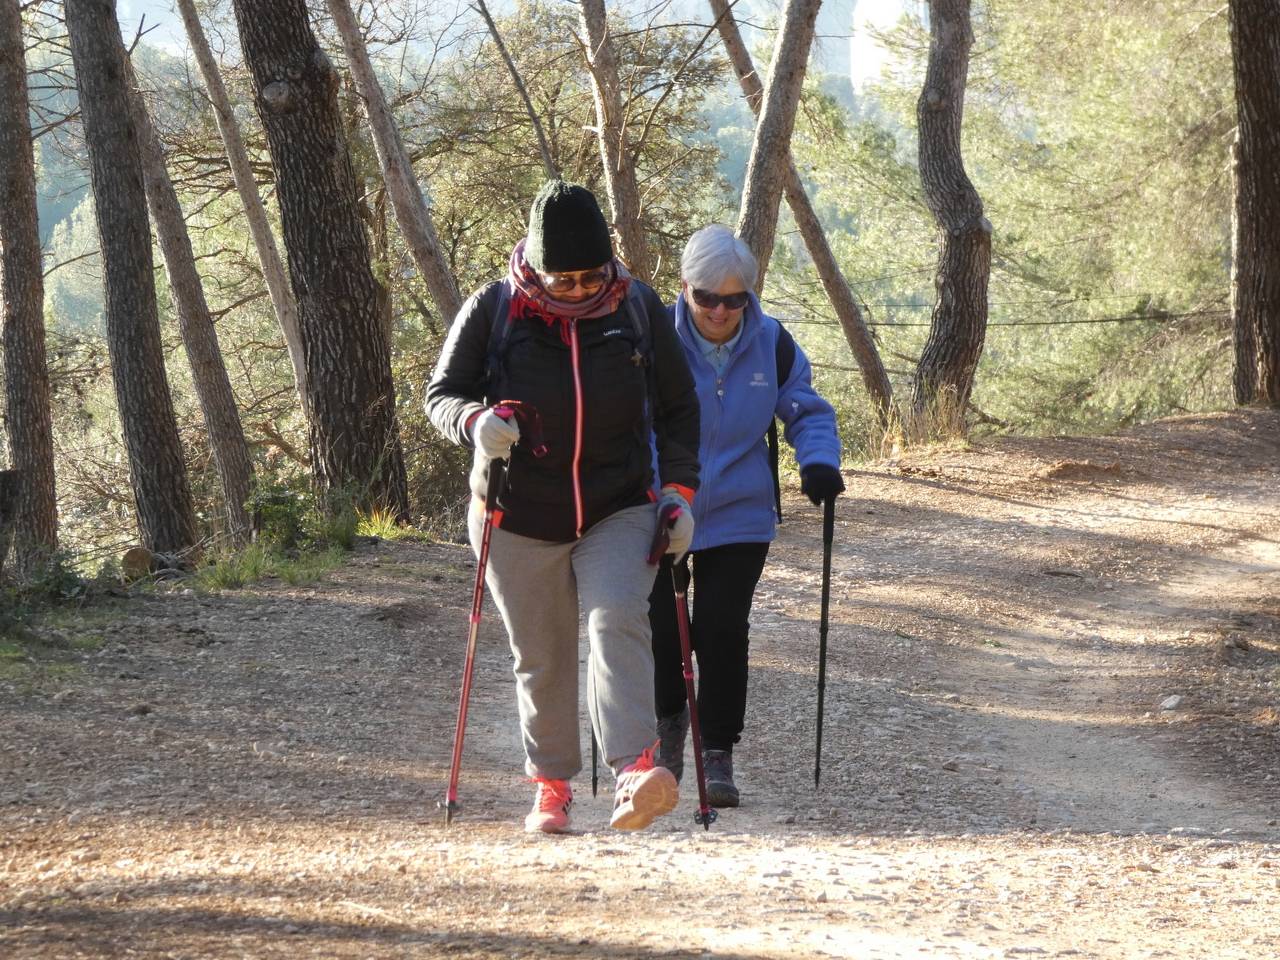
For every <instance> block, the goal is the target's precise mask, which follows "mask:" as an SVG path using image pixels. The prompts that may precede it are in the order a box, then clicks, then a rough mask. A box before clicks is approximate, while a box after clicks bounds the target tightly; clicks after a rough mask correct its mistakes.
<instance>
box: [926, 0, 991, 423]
mask: <svg viewBox="0 0 1280 960" xmlns="http://www.w3.org/2000/svg"><path fill="white" fill-rule="evenodd" d="M929 32H930V43H929V65H928V68H927V70H926V73H925V81H924V90H923V91H922V93H921V94H920V99H919V101H918V102H917V104H916V118H917V122H918V123H919V139H920V152H919V157H920V180H921V183H922V185H923V187H924V195H925V202H926V203H927V204H928V205H929V209H930V210H931V211H932V212H933V216H934V219H935V220H937V222H938V241H939V244H940V248H941V249H940V250H939V253H938V272H937V276H936V277H935V279H934V283H935V285H936V286H937V288H938V299H937V301H936V302H935V304H934V308H933V316H932V318H931V323H930V330H929V339H928V341H927V342H926V343H925V347H924V351H923V352H922V353H921V355H920V361H919V364H918V365H917V367H916V375H915V382H914V384H913V390H912V397H911V408H912V409H911V414H912V419H913V420H914V421H915V423H914V426H915V427H916V428H917V429H916V430H915V432H916V433H917V435H919V433H920V432H921V430H922V429H923V430H928V431H929V432H933V431H937V432H941V433H944V434H953V433H959V432H962V431H963V428H964V427H963V423H964V411H965V408H966V406H967V405H968V402H969V394H970V392H971V391H972V390H973V378H974V372H975V371H976V369H977V366H978V359H979V357H981V356H982V346H983V340H984V339H985V337H986V331H987V284H988V281H989V279H990V275H991V222H990V221H989V220H987V218H986V217H985V216H984V215H983V210H982V198H981V197H979V196H978V191H977V190H975V189H974V186H973V184H972V182H970V180H969V177H968V175H967V174H966V173H965V169H964V160H963V158H962V156H961V153H960V130H961V126H962V124H963V121H964V92H965V82H966V80H967V77H968V72H969V50H970V48H971V47H972V46H973V28H972V26H971V24H970V19H969V0H931V2H930V4H929Z"/></svg>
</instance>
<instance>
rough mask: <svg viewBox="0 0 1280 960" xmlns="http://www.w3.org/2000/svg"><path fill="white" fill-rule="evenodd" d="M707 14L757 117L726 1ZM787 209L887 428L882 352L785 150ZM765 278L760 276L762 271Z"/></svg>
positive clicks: (756, 100) (754, 82) (758, 97)
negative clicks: (877, 348) (712, 21)
mask: <svg viewBox="0 0 1280 960" xmlns="http://www.w3.org/2000/svg"><path fill="white" fill-rule="evenodd" d="M711 12H712V14H713V15H714V16H715V18H716V25H717V27H719V30H720V39H721V41H722V42H723V43H724V48H725V52H726V53H728V54H729V60H730V61H731V62H732V63H733V70H734V72H735V73H736V74H737V75H738V83H739V84H740V85H741V86H742V92H743V93H744V94H745V95H746V98H747V103H748V104H749V105H750V107H751V109H752V111H753V112H754V113H757V114H758V113H759V112H760V103H761V101H762V100H763V99H764V84H762V83H761V82H760V76H759V75H758V74H757V73H756V68H755V65H754V64H752V62H751V53H750V52H749V51H748V50H747V45H746V44H745V43H744V42H743V40H742V34H741V33H740V32H739V31H738V23H737V21H736V20H734V18H733V11H732V10H730V9H729V4H728V2H727V0H711ZM782 189H783V193H784V195H785V196H786V198H787V205H788V206H789V207H791V215H792V216H793V217H795V220H796V225H797V226H798V227H799V228H800V236H801V237H802V238H803V239H804V243H805V247H806V248H808V250H809V256H810V257H811V258H812V260H813V265H814V269H816V270H817V271H818V278H819V279H820V280H821V281H822V286H823V289H825V290H826V291H827V297H828V299H830V301H831V306H832V307H834V308H835V311H836V317H837V318H838V319H839V320H840V329H841V330H843V331H844V338H845V340H846V341H847V342H848V344H849V349H850V350H851V351H852V352H853V357H854V360H856V361H857V363H858V369H859V370H861V371H862V382H863V384H864V385H865V386H866V388H867V395H868V396H870V397H871V403H872V405H873V406H874V407H875V409H876V414H877V416H878V417H879V419H880V423H881V425H882V426H884V425H887V424H888V422H889V418H890V414H891V412H892V410H893V387H892V386H891V385H890V384H889V375H888V373H886V372H885V369H884V364H883V363H882V362H881V361H880V352H879V351H878V350H876V344H875V341H874V340H873V339H872V338H871V332H870V331H869V330H868V329H867V325H866V323H864V322H863V319H862V311H861V310H859V309H858V301H857V299H856V298H855V297H854V295H853V290H852V289H850V287H849V284H848V282H847V281H846V280H845V278H844V275H843V274H842V273H841V272H840V265H839V264H837V263H836V258H835V254H833V253H832V252H831V245H830V244H828V243H827V235H826V233H825V232H824V231H823V229H822V222H821V221H820V220H819V219H818V214H817V212H816V211H815V210H814V209H813V204H811V203H810V202H809V197H808V195H807V194H806V193H805V192H804V184H803V183H802V182H801V180H800V171H798V170H797V169H796V165H795V162H794V161H793V160H792V159H791V151H790V149H789V148H788V150H787V159H786V169H785V171H784V180H783V184H782ZM762 272H763V271H762Z"/></svg>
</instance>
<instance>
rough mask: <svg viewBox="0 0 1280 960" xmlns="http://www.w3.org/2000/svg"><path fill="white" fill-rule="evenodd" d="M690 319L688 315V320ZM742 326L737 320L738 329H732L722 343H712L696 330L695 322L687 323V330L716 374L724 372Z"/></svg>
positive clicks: (740, 336) (740, 335)
mask: <svg viewBox="0 0 1280 960" xmlns="http://www.w3.org/2000/svg"><path fill="white" fill-rule="evenodd" d="M692 319H693V318H692V317H690V320H692ZM744 326H745V324H744V323H743V322H742V321H741V320H739V321H738V329H737V330H735V331H734V333H733V336H732V337H730V338H729V339H728V340H726V341H725V342H724V343H712V342H711V341H710V340H708V339H707V338H706V337H704V336H703V335H702V334H701V333H700V332H699V331H698V327H697V324H694V323H690V324H689V332H690V333H691V334H693V339H694V342H695V343H697V345H698V349H699V350H701V351H702V355H703V356H704V357H706V358H707V362H708V363H710V364H711V366H712V367H714V368H715V371H716V376H719V375H720V374H722V373H724V368H725V367H726V366H728V364H729V358H730V357H732V356H733V348H734V346H735V345H736V344H737V342H738V341H739V340H741V339H742V328H743V327H744Z"/></svg>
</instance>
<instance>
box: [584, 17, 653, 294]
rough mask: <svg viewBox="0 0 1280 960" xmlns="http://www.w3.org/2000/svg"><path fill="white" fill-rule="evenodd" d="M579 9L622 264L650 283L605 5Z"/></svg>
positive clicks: (650, 266) (649, 263) (649, 264)
mask: <svg viewBox="0 0 1280 960" xmlns="http://www.w3.org/2000/svg"><path fill="white" fill-rule="evenodd" d="M578 7H579V19H580V21H581V23H582V32H583V33H585V34H586V38H587V68H588V69H589V70H590V72H591V89H592V90H593V91H594V93H595V100H596V130H597V132H598V133H599V138H600V159H601V161H602V163H603V165H604V185H605V190H606V191H607V192H608V194H609V211H610V215H611V216H612V217H613V228H614V230H616V231H617V234H618V236H619V237H620V238H621V240H622V258H623V259H624V260H626V262H627V266H628V267H630V268H631V272H632V273H634V274H635V275H636V276H638V277H640V278H641V279H643V280H652V279H653V261H652V259H651V258H650V256H649V248H648V246H647V245H646V244H645V232H644V225H643V224H642V223H641V221H640V209H641V205H640V188H639V186H637V184H636V166H635V157H633V156H632V154H631V145H630V143H629V142H628V138H627V123H626V113H625V111H624V109H623V106H622V84H621V82H620V81H619V79H618V61H617V59H616V58H615V57H614V53H613V36H612V34H610V32H609V22H608V19H607V17H606V15H605V9H604V0H579V2H578Z"/></svg>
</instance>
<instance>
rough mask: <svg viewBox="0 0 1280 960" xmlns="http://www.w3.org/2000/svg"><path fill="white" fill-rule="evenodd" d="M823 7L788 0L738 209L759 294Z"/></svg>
mask: <svg viewBox="0 0 1280 960" xmlns="http://www.w3.org/2000/svg"><path fill="white" fill-rule="evenodd" d="M820 6H822V0H787V9H786V11H785V13H784V14H783V17H782V26H781V28H780V29H779V31H778V40H777V42H776V43H775V44H774V45H773V62H772V63H771V64H770V65H769V85H768V86H767V87H766V88H765V90H764V95H763V99H764V103H763V105H762V107H761V108H760V119H759V120H758V121H757V122H756V134H755V139H754V140H753V141H752V143H751V157H750V159H748V160H747V180H746V184H745V185H744V186H743V188H742V207H741V208H740V209H739V211H738V236H740V237H741V238H742V239H743V241H744V242H745V243H746V245H747V246H748V247H750V248H751V252H752V253H753V254H755V258H756V262H757V263H759V264H760V276H759V278H758V279H757V280H756V293H759V292H760V291H761V290H762V289H764V275H765V271H767V270H768V269H769V258H770V257H772V256H773V237H774V234H775V233H776V232H777V229H778V204H779V203H781V202H782V192H783V187H784V185H785V183H786V178H787V166H788V160H789V159H790V157H791V131H792V130H793V129H795V125H796V111H797V110H798V109H799V108H800V94H801V92H802V91H803V89H804V74H805V70H806V69H807V68H808V64H809V48H810V47H811V46H813V24H814V21H815V20H817V17H818V8H819V7H820Z"/></svg>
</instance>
